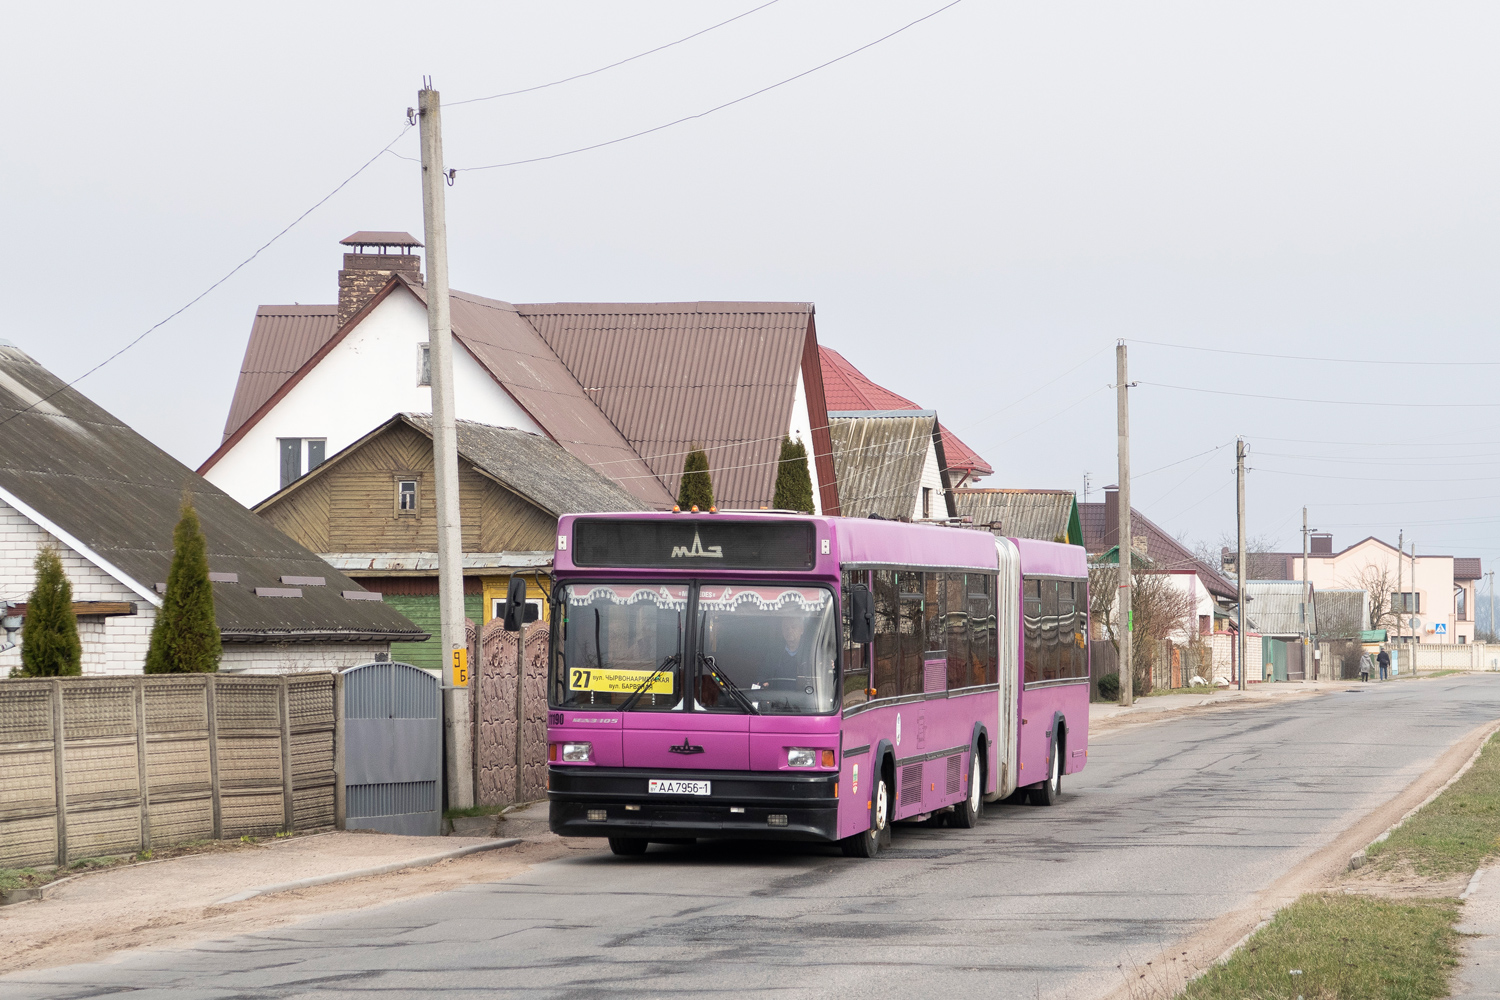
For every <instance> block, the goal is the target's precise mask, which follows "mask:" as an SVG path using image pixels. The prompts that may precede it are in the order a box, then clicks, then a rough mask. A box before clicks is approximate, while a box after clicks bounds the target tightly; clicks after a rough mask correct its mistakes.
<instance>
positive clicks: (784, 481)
mask: <svg viewBox="0 0 1500 1000" xmlns="http://www.w3.org/2000/svg"><path fill="white" fill-rule="evenodd" d="M771 506H772V507H775V508H776V509H777V510H800V511H801V512H802V513H804V514H811V513H812V512H813V492H812V473H811V472H810V471H809V470H808V468H807V448H806V447H805V446H804V445H803V444H802V441H801V440H800V439H799V440H797V441H793V440H792V439H791V438H785V439H783V440H782V442H781V461H780V462H778V463H777V465H776V495H775V498H774V499H773V500H772V501H771Z"/></svg>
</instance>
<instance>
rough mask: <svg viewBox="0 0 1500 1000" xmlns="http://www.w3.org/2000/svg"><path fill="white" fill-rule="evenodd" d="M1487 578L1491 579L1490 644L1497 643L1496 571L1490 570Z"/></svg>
mask: <svg viewBox="0 0 1500 1000" xmlns="http://www.w3.org/2000/svg"><path fill="white" fill-rule="evenodd" d="M1485 576H1487V577H1489V578H1490V639H1489V641H1490V642H1494V641H1495V571H1494V570H1490V571H1489V572H1488V573H1486V574H1485Z"/></svg>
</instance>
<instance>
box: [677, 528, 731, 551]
mask: <svg viewBox="0 0 1500 1000" xmlns="http://www.w3.org/2000/svg"><path fill="white" fill-rule="evenodd" d="M672 558H673V559H723V558H724V546H722V545H710V546H709V547H708V548H706V549H705V548H704V547H703V539H701V538H699V537H698V529H697V528H694V529H693V546H692V548H688V547H687V546H686V545H674V546H672Z"/></svg>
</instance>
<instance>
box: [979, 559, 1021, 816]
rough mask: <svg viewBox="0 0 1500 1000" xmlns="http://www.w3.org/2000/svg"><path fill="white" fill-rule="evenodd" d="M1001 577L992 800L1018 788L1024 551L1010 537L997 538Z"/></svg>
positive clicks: (997, 595)
mask: <svg viewBox="0 0 1500 1000" xmlns="http://www.w3.org/2000/svg"><path fill="white" fill-rule="evenodd" d="M995 549H996V557H997V560H998V563H999V578H998V580H997V582H996V586H995V604H994V607H995V659H996V668H997V670H998V674H999V681H1000V690H999V692H998V693H999V701H1000V705H999V710H1000V718H999V720H998V721H999V727H998V729H997V731H996V733H995V743H996V747H995V749H996V755H995V761H996V762H995V775H996V790H995V791H994V792H993V793H991V794H989V795H987V796H985V798H986V799H987V800H988V801H991V802H993V801H995V800H997V799H1003V798H1005V797H1006V796H1008V795H1010V794H1011V793H1012V792H1014V791H1015V790H1016V784H1017V782H1016V763H1017V758H1016V750H1017V744H1018V742H1019V739H1020V737H1019V735H1018V734H1017V732H1016V729H1017V725H1018V722H1019V719H1020V688H1021V658H1020V649H1021V553H1020V551H1019V550H1017V548H1016V546H1015V543H1014V542H1012V541H1011V540H1010V539H1008V538H996V539H995Z"/></svg>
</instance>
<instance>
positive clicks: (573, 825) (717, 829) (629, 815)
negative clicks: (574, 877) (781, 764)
mask: <svg viewBox="0 0 1500 1000" xmlns="http://www.w3.org/2000/svg"><path fill="white" fill-rule="evenodd" d="M652 778H670V779H673V780H680V781H707V782H710V788H711V791H712V794H710V795H660V794H657V795H653V794H651V793H650V792H649V791H647V788H648V787H649V783H650V781H651V779H652ZM547 779H548V780H547V789H548V790H547V798H548V800H549V801H550V802H551V807H550V811H549V823H550V826H551V828H552V832H553V833H556V834H559V835H560V836H564V837H638V838H641V839H644V840H675V839H679V838H680V839H687V838H709V837H719V838H727V839H736V840H803V841H821V842H824V843H832V842H834V841H836V840H837V839H838V774H837V773H834V772H814V773H811V774H787V773H785V772H780V771H668V770H663V769H660V768H603V767H557V766H549V767H548V768H547ZM591 813H592V814H593V818H590V814H591ZM601 814H602V815H601Z"/></svg>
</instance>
